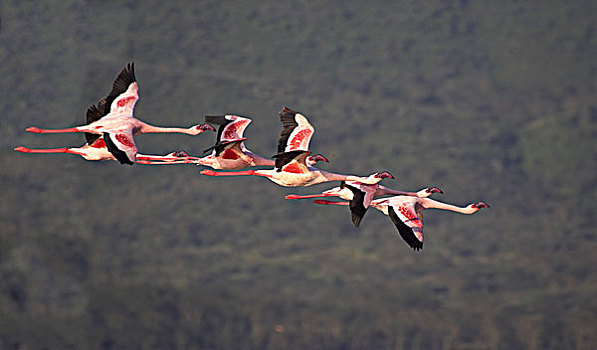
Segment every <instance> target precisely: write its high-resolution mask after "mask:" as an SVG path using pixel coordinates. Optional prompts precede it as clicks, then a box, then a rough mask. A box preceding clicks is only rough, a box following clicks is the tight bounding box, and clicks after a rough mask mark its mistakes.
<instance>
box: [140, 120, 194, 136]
mask: <svg viewBox="0 0 597 350" xmlns="http://www.w3.org/2000/svg"><path fill="white" fill-rule="evenodd" d="M137 130H138V133H139V134H148V133H179V134H188V135H194V134H195V132H194V131H193V129H192V128H171V127H164V126H155V125H150V124H146V123H143V124H141V125H139V127H138V128H137Z"/></svg>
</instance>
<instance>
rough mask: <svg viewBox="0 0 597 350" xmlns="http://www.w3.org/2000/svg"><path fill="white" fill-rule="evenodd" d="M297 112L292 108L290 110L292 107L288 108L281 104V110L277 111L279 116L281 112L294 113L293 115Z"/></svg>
mask: <svg viewBox="0 0 597 350" xmlns="http://www.w3.org/2000/svg"><path fill="white" fill-rule="evenodd" d="M297 113H298V112H297V111H294V110H292V109H290V108H288V107H286V106H282V110H280V111H279V112H278V114H279V115H280V116H282V115H283V114H291V115H292V116H294V115H295V114H297Z"/></svg>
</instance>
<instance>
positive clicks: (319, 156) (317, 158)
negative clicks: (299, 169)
mask: <svg viewBox="0 0 597 350" xmlns="http://www.w3.org/2000/svg"><path fill="white" fill-rule="evenodd" d="M309 159H310V160H311V161H312V162H314V163H317V162H326V163H328V162H329V161H328V159H327V158H326V157H324V156H323V155H322V154H315V155H312V156H310V157H309Z"/></svg>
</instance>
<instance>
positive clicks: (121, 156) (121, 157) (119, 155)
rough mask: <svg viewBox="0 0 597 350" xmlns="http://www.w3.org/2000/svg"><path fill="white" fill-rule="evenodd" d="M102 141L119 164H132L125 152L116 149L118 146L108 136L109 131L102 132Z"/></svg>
mask: <svg viewBox="0 0 597 350" xmlns="http://www.w3.org/2000/svg"><path fill="white" fill-rule="evenodd" d="M104 142H105V143H106V148H107V149H108V151H109V152H110V153H112V155H113V156H114V158H116V159H117V160H118V161H119V162H120V164H128V165H133V162H132V161H131V160H130V159H129V157H127V155H126V153H125V152H124V151H121V150H120V149H118V147H116V145H115V144H114V142H113V141H112V139H111V138H110V133H107V132H105V133H104Z"/></svg>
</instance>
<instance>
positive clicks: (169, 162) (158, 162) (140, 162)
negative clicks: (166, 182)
mask: <svg viewBox="0 0 597 350" xmlns="http://www.w3.org/2000/svg"><path fill="white" fill-rule="evenodd" d="M137 163H139V164H146V165H170V164H191V163H193V161H192V160H173V161H169V160H164V161H151V160H143V159H138V160H137Z"/></svg>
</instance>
